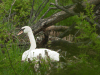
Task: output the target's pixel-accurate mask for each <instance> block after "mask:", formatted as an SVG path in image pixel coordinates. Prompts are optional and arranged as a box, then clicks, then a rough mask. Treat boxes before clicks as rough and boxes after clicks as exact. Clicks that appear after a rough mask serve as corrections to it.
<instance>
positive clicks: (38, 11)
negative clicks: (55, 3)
mask: <svg viewBox="0 0 100 75" xmlns="http://www.w3.org/2000/svg"><path fill="white" fill-rule="evenodd" d="M48 1H49V0H46V2H45V0H44V2H45V3H44V2H43V3H44V5H43V7H42V4H43V3H42V4H41V5H40V6H39V8H38V10H37V12H36V13H35V17H34V19H33V22H34V21H35V19H36V18H37V16H38V15H39V14H40V12H41V11H42V9H43V8H44V7H45V6H46V4H47V3H48ZM40 7H41V9H40Z"/></svg>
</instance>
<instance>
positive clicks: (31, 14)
mask: <svg viewBox="0 0 100 75" xmlns="http://www.w3.org/2000/svg"><path fill="white" fill-rule="evenodd" d="M34 1H35V0H33V3H32V9H31V13H30V20H29V23H31V18H32V16H33V6H34Z"/></svg>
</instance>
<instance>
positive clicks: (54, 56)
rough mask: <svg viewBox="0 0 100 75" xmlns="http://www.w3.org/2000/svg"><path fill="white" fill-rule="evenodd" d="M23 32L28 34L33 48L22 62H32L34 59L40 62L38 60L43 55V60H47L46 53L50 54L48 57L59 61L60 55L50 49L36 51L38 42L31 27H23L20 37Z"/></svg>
mask: <svg viewBox="0 0 100 75" xmlns="http://www.w3.org/2000/svg"><path fill="white" fill-rule="evenodd" d="M23 32H24V33H27V34H28V36H29V39H30V44H31V46H30V49H29V50H27V51H25V52H24V53H23V55H22V61H25V60H26V61H28V58H29V59H30V60H33V58H36V60H39V59H38V58H37V57H38V56H39V54H41V56H42V58H45V56H46V54H45V51H47V52H48V56H49V57H50V59H51V60H54V61H59V53H57V52H55V51H52V50H49V49H36V41H35V38H34V35H33V33H32V29H31V28H30V27H29V26H24V27H22V28H21V31H20V32H19V33H18V35H20V34H21V33H23Z"/></svg>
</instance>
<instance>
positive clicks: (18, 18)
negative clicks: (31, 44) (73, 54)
mask: <svg viewBox="0 0 100 75" xmlns="http://www.w3.org/2000/svg"><path fill="white" fill-rule="evenodd" d="M58 1H59V2H58V3H59V5H62V6H64V5H68V4H72V3H73V2H72V1H71V0H69V1H68V2H67V0H64V4H63V1H61V0H58ZM13 2H14V1H13V0H2V3H0V46H1V47H0V75H39V74H42V75H47V74H48V73H49V74H50V75H61V74H62V75H100V39H99V38H97V36H98V34H97V33H96V25H95V24H94V25H92V26H91V25H90V24H89V22H87V21H86V20H85V18H86V17H89V18H90V19H91V21H93V19H94V17H95V16H94V15H93V14H94V13H93V8H94V5H90V4H89V3H87V6H86V8H85V9H84V10H85V11H86V13H80V15H75V16H73V17H69V18H67V19H65V20H63V21H61V22H58V23H57V24H56V25H63V26H64V25H65V26H71V25H72V24H73V23H76V24H77V26H75V28H76V29H79V31H80V35H78V36H77V37H75V40H74V41H73V42H76V43H77V42H83V41H85V40H86V41H87V40H88V39H90V41H89V43H88V44H84V43H83V44H82V45H81V46H79V48H80V54H79V55H78V56H77V57H78V58H79V59H77V60H72V61H70V62H64V63H65V64H66V65H64V64H61V62H59V63H56V64H57V65H56V66H58V68H55V67H52V68H51V69H50V63H48V64H47V63H46V62H44V60H42V61H43V63H42V64H41V67H40V68H39V70H40V71H38V72H35V71H34V65H35V63H28V62H23V63H22V62H21V57H22V53H23V52H24V51H25V50H27V49H26V48H25V46H24V48H22V47H19V46H18V39H17V37H15V36H14V35H16V29H15V28H17V27H22V26H24V25H30V24H29V20H30V13H31V9H32V2H33V0H21V1H20V0H16V1H15V3H14V5H12V4H13ZM42 2H43V0H35V2H34V11H33V13H36V10H38V7H39V5H41V3H42ZM51 2H55V1H54V0H49V2H48V3H47V4H46V6H45V7H44V9H43V10H42V12H41V13H40V15H39V16H38V18H37V19H36V20H35V22H34V23H36V22H37V21H38V20H39V19H40V18H41V16H42V15H43V14H44V13H45V12H46V11H47V9H48V8H49V7H50V5H49V4H50V3H51ZM60 3H61V4H60ZM58 11H60V10H59V9H57V10H51V11H50V12H48V14H47V15H46V16H45V18H46V17H49V16H51V15H52V14H54V13H56V12H58ZM84 14H85V15H84ZM33 15H35V14H33ZM32 20H33V17H32ZM66 50H67V49H66ZM62 67H63V68H62Z"/></svg>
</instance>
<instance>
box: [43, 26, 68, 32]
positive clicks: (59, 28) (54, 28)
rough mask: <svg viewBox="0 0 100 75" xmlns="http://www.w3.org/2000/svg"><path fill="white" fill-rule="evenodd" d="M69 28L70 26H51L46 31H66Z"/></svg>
mask: <svg viewBox="0 0 100 75" xmlns="http://www.w3.org/2000/svg"><path fill="white" fill-rule="evenodd" d="M68 28H69V27H68V26H49V27H47V28H46V29H45V31H65V30H66V29H68Z"/></svg>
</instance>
